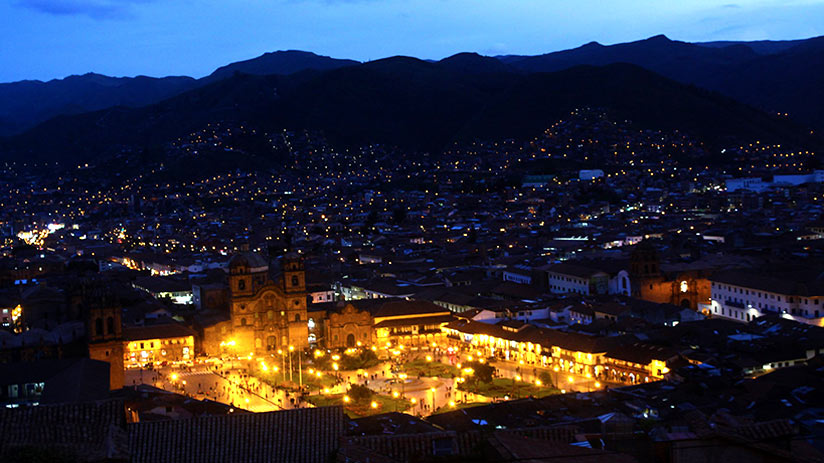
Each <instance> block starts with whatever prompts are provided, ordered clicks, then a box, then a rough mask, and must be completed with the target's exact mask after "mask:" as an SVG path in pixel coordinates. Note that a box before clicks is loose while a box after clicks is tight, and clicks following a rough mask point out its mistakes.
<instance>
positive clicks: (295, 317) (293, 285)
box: [281, 252, 309, 348]
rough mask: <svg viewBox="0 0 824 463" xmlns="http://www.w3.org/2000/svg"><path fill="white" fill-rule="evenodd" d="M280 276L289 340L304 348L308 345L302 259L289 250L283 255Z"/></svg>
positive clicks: (307, 321)
mask: <svg viewBox="0 0 824 463" xmlns="http://www.w3.org/2000/svg"><path fill="white" fill-rule="evenodd" d="M281 276H282V279H281V285H282V288H283V295H284V302H285V304H286V324H287V327H288V328H287V329H288V330H289V333H288V338H289V342H290V343H293V344H294V345H295V347H299V348H304V347H306V346H308V345H309V325H308V323H309V318H308V315H307V313H306V269H305V267H304V262H303V259H302V258H301V257H300V256H299V255H298V254H296V253H291V252H290V253H288V254H286V255H285V256H283V259H282V260H281Z"/></svg>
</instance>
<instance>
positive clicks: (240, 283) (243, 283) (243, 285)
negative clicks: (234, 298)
mask: <svg viewBox="0 0 824 463" xmlns="http://www.w3.org/2000/svg"><path fill="white" fill-rule="evenodd" d="M237 289H238V290H240V291H243V290H244V289H246V280H239V281H238V282H237Z"/></svg>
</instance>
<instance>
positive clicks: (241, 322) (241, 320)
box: [240, 318, 246, 326]
mask: <svg viewBox="0 0 824 463" xmlns="http://www.w3.org/2000/svg"><path fill="white" fill-rule="evenodd" d="M240 326H246V318H241V319H240Z"/></svg>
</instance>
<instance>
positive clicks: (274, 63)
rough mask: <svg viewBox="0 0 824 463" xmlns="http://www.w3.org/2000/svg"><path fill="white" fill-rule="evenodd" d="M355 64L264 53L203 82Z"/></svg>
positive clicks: (299, 54)
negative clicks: (237, 73) (246, 75)
mask: <svg viewBox="0 0 824 463" xmlns="http://www.w3.org/2000/svg"><path fill="white" fill-rule="evenodd" d="M355 64H359V63H358V62H357V61H353V60H350V59H335V58H330V57H328V56H320V55H316V54H314V53H310V52H306V51H298V50H287V51H276V52H273V53H264V54H263V55H261V56H258V57H257V58H253V59H249V60H246V61H238V62H236V63H232V64H229V65H226V66H222V67H219V68H217V70H215V72H213V73H211V74H210V75H209V76H207V77H204V78H203V79H202V80H203V81H204V83H211V82H215V81H217V80H221V79H225V78H227V77H231V76H232V75H233V74H234V73H236V72H240V73H242V74H253V75H258V76H265V75H270V74H283V75H287V74H294V73H296V72H300V71H305V70H315V71H328V70H331V69H338V68H342V67H345V66H353V65H355Z"/></svg>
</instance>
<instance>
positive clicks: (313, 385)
mask: <svg viewBox="0 0 824 463" xmlns="http://www.w3.org/2000/svg"><path fill="white" fill-rule="evenodd" d="M310 368H311V367H308V368H304V369H303V384H305V385H307V386H309V389H311V390H318V389H323V388H325V387H332V386H333V385H334V384H335V377H334V376H333V375H332V374H331V373H322V375H321V377H318V376H317V375H316V374H310V373H309V369H310ZM251 375H252V376H254V377H256V378H258V379H259V380H261V381H263V382H265V383H268V384H271V385H272V386H274V387H282V388H287V389H297V387H298V383H299V381H300V377H299V373H298V370H297V369H296V370H295V371H294V372H293V373H292V381H291V382H290V381H289V374H288V373H287V374H286V379H285V380H284V375H283V373H282V372H280V371H279V372H273V371H272V370H271V369H270V370H269V371H263V370H261V369H260V368H256V369H254V370H252V371H251Z"/></svg>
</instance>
